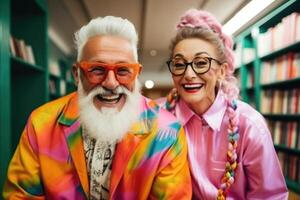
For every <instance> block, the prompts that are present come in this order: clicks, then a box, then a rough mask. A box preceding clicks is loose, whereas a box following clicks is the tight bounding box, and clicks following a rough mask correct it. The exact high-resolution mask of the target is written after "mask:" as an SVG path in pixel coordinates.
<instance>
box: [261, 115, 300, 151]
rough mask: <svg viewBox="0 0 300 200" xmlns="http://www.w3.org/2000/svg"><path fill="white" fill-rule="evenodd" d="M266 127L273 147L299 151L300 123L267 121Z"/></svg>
mask: <svg viewBox="0 0 300 200" xmlns="http://www.w3.org/2000/svg"><path fill="white" fill-rule="evenodd" d="M267 122H268V126H269V129H270V132H271V134H272V138H273V142H274V144H275V145H283V146H285V147H288V148H292V149H299V150H300V123H299V122H297V121H288V122H286V121H273V120H268V121H267Z"/></svg>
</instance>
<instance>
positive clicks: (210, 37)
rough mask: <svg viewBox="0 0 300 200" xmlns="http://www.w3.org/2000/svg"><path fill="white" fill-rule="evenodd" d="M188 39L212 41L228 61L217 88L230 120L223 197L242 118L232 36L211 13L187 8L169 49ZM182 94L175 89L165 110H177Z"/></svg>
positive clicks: (221, 197)
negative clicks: (239, 107) (238, 102)
mask: <svg viewBox="0 0 300 200" xmlns="http://www.w3.org/2000/svg"><path fill="white" fill-rule="evenodd" d="M188 38H200V39H202V40H205V41H207V42H210V43H212V44H213V45H214V46H215V47H216V50H217V51H216V52H217V55H218V59H219V60H220V61H221V62H222V63H227V64H228V67H227V68H226V72H225V78H224V79H223V80H222V81H221V80H219V81H220V82H219V84H217V85H218V87H219V88H217V89H218V92H221V95H223V96H224V97H225V99H226V101H227V109H226V114H227V115H228V117H229V123H228V151H227V162H226V166H224V168H225V172H224V175H223V177H222V178H221V180H220V185H219V190H218V193H217V197H216V199H218V200H224V199H226V195H227V194H228V191H229V188H230V186H231V185H232V184H233V183H234V172H235V170H236V168H237V159H238V158H237V153H236V148H237V145H238V139H239V132H238V124H239V117H238V112H237V111H236V109H237V103H236V100H237V98H238V94H239V89H238V86H237V81H236V78H235V77H234V76H233V72H234V55H233V50H232V46H233V45H232V39H231V38H230V37H229V36H227V35H226V34H224V33H223V32H222V25H221V24H220V23H219V22H218V21H217V19H216V18H215V17H214V16H213V15H212V14H211V13H209V12H206V11H200V10H196V9H191V10H188V11H187V12H186V13H185V14H184V15H183V16H182V17H181V19H180V22H179V23H178V25H177V34H176V36H175V37H174V38H173V40H172V42H171V45H170V50H171V52H173V50H174V48H175V46H176V45H177V44H178V43H179V42H180V41H182V40H184V39H188ZM179 98H180V97H179V96H178V94H177V91H176V90H172V91H171V92H170V94H169V95H168V96H167V101H166V105H165V106H166V109H168V110H169V111H171V112H174V108H175V106H176V102H177V101H178V99H179Z"/></svg>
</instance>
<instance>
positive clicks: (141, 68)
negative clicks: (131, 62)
mask: <svg viewBox="0 0 300 200" xmlns="http://www.w3.org/2000/svg"><path fill="white" fill-rule="evenodd" d="M142 70H143V66H141V67H140V70H139V73H138V76H139V75H140V74H141V72H142Z"/></svg>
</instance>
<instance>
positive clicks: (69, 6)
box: [0, 0, 300, 199]
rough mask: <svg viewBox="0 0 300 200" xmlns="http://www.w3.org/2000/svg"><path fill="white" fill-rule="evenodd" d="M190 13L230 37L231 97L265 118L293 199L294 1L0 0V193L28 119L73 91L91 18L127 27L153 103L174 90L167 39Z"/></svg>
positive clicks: (298, 146) (299, 194) (298, 126)
mask: <svg viewBox="0 0 300 200" xmlns="http://www.w3.org/2000/svg"><path fill="white" fill-rule="evenodd" d="M254 2H256V3H257V2H258V3H260V4H264V5H251V3H254ZM251 6H252V7H251ZM189 8H196V9H203V10H207V11H209V12H211V13H212V14H213V15H215V16H216V18H217V19H218V20H219V21H220V22H221V23H222V25H224V31H226V32H227V33H228V34H229V35H231V36H232V37H233V42H234V46H233V49H234V56H235V63H234V67H235V70H234V75H235V76H236V77H237V80H238V84H239V90H240V94H239V98H240V99H241V100H243V101H244V102H246V103H248V104H250V105H251V106H252V107H253V108H255V109H256V110H257V111H258V112H259V113H261V114H262V116H263V117H264V119H265V121H266V123H267V125H268V128H269V130H270V133H271V137H272V141H273V144H274V148H275V150H276V153H277V156H278V159H279V162H280V166H281V170H282V173H283V175H284V178H285V181H286V185H287V188H288V191H289V199H300V1H299V0H266V1H260V0H240V1H236V0H228V1H221V2H220V1H218V0H187V1H180V0H175V1H173V0H163V1H160V0H144V1H139V0H120V1H107V0H71V1H69V0H62V1H60V0H23V1H19V0H0V44H1V47H0V128H1V129H0V130H1V134H0V147H1V151H0V160H1V161H0V189H1V192H2V188H3V185H4V182H5V180H6V176H7V168H8V165H9V162H10V160H11V158H12V156H13V154H14V152H15V149H16V147H17V145H18V143H19V139H20V136H21V133H22V130H23V129H24V127H25V124H26V121H27V119H28V117H29V115H30V113H31V112H32V111H33V110H34V109H36V108H37V107H39V106H41V105H42V104H44V103H46V102H49V101H52V100H55V99H58V98H60V97H62V96H65V95H66V94H69V93H71V92H73V91H76V90H77V88H76V85H75V83H74V78H73V74H72V65H73V64H74V62H75V61H76V49H75V48H74V46H75V45H74V32H75V31H77V30H78V29H79V28H80V27H81V26H83V25H85V24H87V23H88V21H90V20H91V19H92V18H95V17H98V16H106V15H114V16H120V17H124V18H128V19H129V20H130V21H132V22H133V23H134V25H135V26H136V29H137V32H138V35H139V44H138V54H139V55H138V56H139V62H140V63H141V64H142V65H143V69H142V73H141V75H140V77H139V80H140V82H141V84H142V94H143V95H144V96H146V97H149V98H151V99H157V98H160V97H165V96H166V95H167V94H168V93H169V92H170V90H171V89H172V88H173V84H172V77H171V74H170V73H169V71H168V66H167V64H166V61H167V60H168V59H169V54H170V51H169V43H170V40H171V38H172V37H173V36H174V35H175V31H176V29H175V25H176V22H177V21H178V20H179V18H180V15H181V14H183V13H184V11H186V10H188V9H189ZM247 8H248V11H247ZM249 9H250V11H249ZM243 20H244V21H243Z"/></svg>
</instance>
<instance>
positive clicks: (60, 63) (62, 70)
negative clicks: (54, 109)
mask: <svg viewBox="0 0 300 200" xmlns="http://www.w3.org/2000/svg"><path fill="white" fill-rule="evenodd" d="M49 47H50V54H49V84H48V87H49V98H50V100H54V99H56V98H58V97H61V96H64V95H66V94H68V93H71V92H73V91H75V90H76V86H75V82H74V79H73V75H72V62H71V61H72V60H75V59H74V58H70V57H68V56H67V55H65V54H64V53H63V52H62V51H61V50H60V49H59V48H58V47H57V46H56V45H55V44H54V43H53V42H52V41H51V40H50V43H49Z"/></svg>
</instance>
